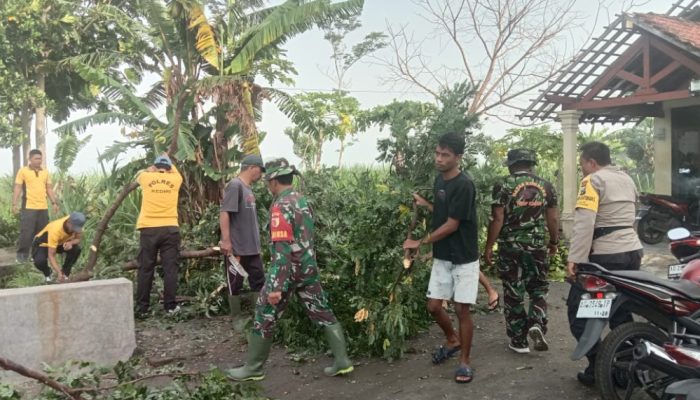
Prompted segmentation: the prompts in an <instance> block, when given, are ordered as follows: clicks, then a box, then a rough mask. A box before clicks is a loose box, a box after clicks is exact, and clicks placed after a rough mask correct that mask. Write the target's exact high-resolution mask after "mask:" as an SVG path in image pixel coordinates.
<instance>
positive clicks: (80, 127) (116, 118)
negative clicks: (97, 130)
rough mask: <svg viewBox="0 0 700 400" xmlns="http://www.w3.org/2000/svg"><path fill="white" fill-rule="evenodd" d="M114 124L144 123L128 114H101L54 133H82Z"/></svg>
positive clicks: (65, 126)
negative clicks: (88, 129)
mask: <svg viewBox="0 0 700 400" xmlns="http://www.w3.org/2000/svg"><path fill="white" fill-rule="evenodd" d="M115 122H118V123H119V124H121V125H124V126H140V125H143V124H144V123H145V121H144V120H143V119H141V118H139V117H137V116H133V115H130V114H125V113H120V112H102V113H96V114H93V115H88V116H87V117H83V118H78V119H76V120H73V121H70V122H68V123H65V124H63V125H61V126H59V127H58V128H55V129H54V132H58V133H63V132H68V131H71V130H73V131H75V132H78V133H82V132H85V130H87V128H89V127H90V126H93V125H102V124H110V123H115Z"/></svg>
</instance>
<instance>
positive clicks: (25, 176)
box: [15, 166, 51, 210]
mask: <svg viewBox="0 0 700 400" xmlns="http://www.w3.org/2000/svg"><path fill="white" fill-rule="evenodd" d="M15 184H17V185H24V193H25V195H26V196H27V204H26V205H25V207H24V208H26V209H28V210H48V209H49V203H48V201H47V200H46V195H47V193H46V185H50V184H51V178H50V177H49V171H48V170H46V168H42V169H40V170H38V171H35V170H33V169H31V168H29V167H28V166H27V167H23V168H21V169H20V170H19V171H18V172H17V177H16V178H15Z"/></svg>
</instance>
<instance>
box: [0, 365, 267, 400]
mask: <svg viewBox="0 0 700 400" xmlns="http://www.w3.org/2000/svg"><path fill="white" fill-rule="evenodd" d="M140 362H141V360H140V359H138V358H134V359H132V360H130V361H128V362H126V363H124V362H119V363H118V364H117V365H116V366H115V367H114V368H103V367H99V366H96V365H95V364H93V363H87V362H75V361H70V362H68V363H66V364H65V365H63V366H62V367H60V368H50V367H45V372H46V373H47V374H48V375H49V376H50V377H51V378H52V379H54V380H56V381H58V382H59V383H62V384H64V385H66V386H68V387H69V388H71V389H79V388H97V387H103V388H104V387H111V389H110V390H99V391H95V390H88V391H85V392H83V393H82V394H81V399H86V400H88V399H103V400H210V399H222V400H224V399H226V400H265V399H267V397H265V396H264V395H263V393H262V390H261V388H260V386H258V385H256V384H249V383H233V382H231V381H230V380H229V379H228V378H227V377H226V375H225V374H224V373H223V372H221V371H220V370H219V369H216V368H212V369H210V370H209V371H206V372H202V373H199V374H187V373H182V372H181V371H180V370H179V369H178V368H172V367H171V368H168V367H165V368H163V369H160V370H156V371H153V372H152V375H164V376H167V375H168V374H171V375H172V376H173V379H172V381H171V382H170V383H169V384H167V385H165V386H163V385H157V386H149V385H148V380H142V379H141V378H143V376H139V375H138V374H137V370H142V369H143V368H144V367H143V366H141V365H140ZM115 379H116V383H114V380H115ZM21 398H22V396H21V393H19V392H18V391H16V390H14V389H12V388H11V387H10V386H7V385H4V384H0V400H14V399H21ZM33 399H34V400H62V399H65V395H64V394H63V393H60V392H57V391H55V390H53V389H50V388H48V387H46V388H44V390H43V391H42V392H41V393H40V394H39V395H38V397H34V398H33Z"/></svg>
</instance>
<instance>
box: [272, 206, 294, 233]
mask: <svg viewBox="0 0 700 400" xmlns="http://www.w3.org/2000/svg"><path fill="white" fill-rule="evenodd" d="M293 239H294V232H293V231H292V225H291V224H290V223H289V221H287V218H286V217H285V215H284V212H283V211H282V209H281V208H280V206H279V205H274V206H272V209H271V210H270V240H272V241H273V242H289V241H292V240H293Z"/></svg>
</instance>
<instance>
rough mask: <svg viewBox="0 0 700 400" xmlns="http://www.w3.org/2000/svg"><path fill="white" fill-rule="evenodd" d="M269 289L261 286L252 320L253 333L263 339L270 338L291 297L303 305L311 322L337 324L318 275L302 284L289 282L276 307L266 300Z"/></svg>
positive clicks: (321, 324) (323, 324) (266, 286)
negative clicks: (293, 296) (295, 297)
mask: <svg viewBox="0 0 700 400" xmlns="http://www.w3.org/2000/svg"><path fill="white" fill-rule="evenodd" d="M269 293H270V289H269V287H268V285H267V283H266V284H265V286H263V288H262V290H261V291H260V296H258V302H257V304H256V305H255V319H254V320H253V333H254V334H256V335H260V336H262V337H264V338H271V337H272V335H273V333H274V329H275V326H276V325H277V321H278V320H279V319H280V318H281V317H282V314H283V313H284V310H286V309H287V306H288V305H289V301H290V300H291V299H292V295H293V294H296V296H297V298H298V299H299V301H300V302H301V304H303V305H304V308H305V309H306V315H308V316H309V318H310V319H311V321H313V322H315V323H316V324H318V325H320V326H326V325H333V324H335V323H337V322H338V320H337V319H336V318H335V314H333V310H331V307H330V304H329V303H328V296H327V295H326V292H325V291H324V290H323V288H322V287H321V282H320V281H319V277H318V274H316V275H315V276H311V277H309V278H307V279H306V280H304V281H302V282H290V283H289V290H287V291H286V292H282V300H280V302H279V303H277V305H272V304H270V303H269V302H268V300H267V295H268V294H269Z"/></svg>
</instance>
